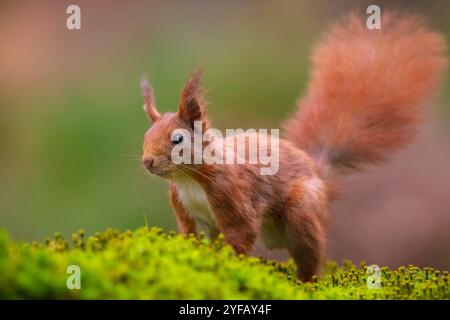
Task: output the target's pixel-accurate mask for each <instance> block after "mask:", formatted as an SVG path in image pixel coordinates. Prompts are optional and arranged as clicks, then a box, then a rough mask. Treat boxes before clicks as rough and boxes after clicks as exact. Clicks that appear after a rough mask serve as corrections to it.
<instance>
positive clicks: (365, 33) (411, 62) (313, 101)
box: [284, 13, 447, 173]
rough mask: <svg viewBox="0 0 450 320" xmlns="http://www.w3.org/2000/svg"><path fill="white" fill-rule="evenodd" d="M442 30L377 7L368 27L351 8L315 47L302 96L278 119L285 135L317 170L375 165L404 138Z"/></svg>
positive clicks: (433, 70) (432, 69)
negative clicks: (378, 13)
mask: <svg viewBox="0 0 450 320" xmlns="http://www.w3.org/2000/svg"><path fill="white" fill-rule="evenodd" d="M445 51H446V43H445V39H444V37H443V36H442V35H441V34H439V33H436V32H434V31H431V30H430V29H428V28H427V27H426V25H425V23H424V22H423V21H422V19H421V18H420V17H416V16H412V15H410V16H401V15H397V14H394V13H389V14H387V13H386V14H384V15H383V17H382V29H381V30H369V29H368V28H367V27H366V26H365V24H364V19H363V18H361V17H358V16H356V15H354V14H351V15H349V16H347V17H346V18H345V19H344V20H343V21H342V22H341V23H339V24H337V25H335V26H334V27H333V28H331V30H330V32H329V33H328V34H326V35H325V37H324V38H323V39H322V41H321V42H319V44H318V46H317V47H316V49H315V51H314V53H313V56H312V62H313V71H312V74H311V76H310V83H309V87H308V90H307V93H306V96H305V97H304V98H303V99H302V100H301V101H300V102H299V104H298V111H297V112H296V114H295V115H294V116H293V117H292V118H291V119H289V120H288V121H287V122H286V123H285V124H284V128H285V137H286V138H287V139H288V140H289V141H291V142H292V143H294V144H295V145H296V146H297V147H299V148H301V149H303V150H305V151H306V152H307V153H308V154H309V155H310V156H312V157H313V158H314V159H315V160H316V161H317V162H318V164H319V165H320V166H321V167H323V168H325V172H329V171H330V169H331V172H339V173H341V172H348V171H351V170H348V169H352V170H359V169H362V167H364V166H365V165H366V164H378V163H382V162H384V161H385V160H386V158H387V156H389V155H390V154H391V153H392V152H393V151H395V150H397V149H400V148H402V147H405V146H406V145H408V144H409V143H410V142H412V140H413V138H414V136H415V131H416V129H417V126H418V124H419V123H420V121H421V118H422V109H421V107H422V105H423V104H424V102H426V101H427V100H428V99H429V98H430V97H431V96H432V94H433V93H434V92H435V89H436V87H437V86H438V84H439V80H440V78H441V74H442V71H443V70H444V69H445V66H446V63H447V60H446V57H445V54H444V53H445Z"/></svg>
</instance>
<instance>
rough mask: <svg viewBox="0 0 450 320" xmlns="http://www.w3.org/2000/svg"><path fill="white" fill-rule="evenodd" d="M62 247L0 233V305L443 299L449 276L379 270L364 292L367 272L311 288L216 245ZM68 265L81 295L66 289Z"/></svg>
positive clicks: (138, 240) (134, 240)
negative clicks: (31, 301)
mask: <svg viewBox="0 0 450 320" xmlns="http://www.w3.org/2000/svg"><path fill="white" fill-rule="evenodd" d="M72 240H73V246H72V248H70V247H69V244H68V242H66V241H65V240H64V239H63V238H62V236H61V235H60V234H55V236H54V237H52V238H48V239H47V240H46V242H45V243H32V244H29V243H15V242H12V241H11V240H10V239H9V238H8V236H7V234H6V232H0V298H3V299H5V298H6V299H11V298H50V299H52V298H54V299H90V298H100V299H129V298H133V299H449V298H450V286H449V282H450V276H449V273H448V272H441V271H438V270H434V269H431V268H424V269H419V268H417V267H414V266H408V267H401V268H399V269H397V270H389V269H388V268H386V267H384V268H382V269H381V285H382V288H381V289H369V288H368V287H367V285H366V280H367V275H366V269H367V267H366V266H365V265H364V263H362V264H361V266H360V267H358V268H357V267H355V266H354V265H353V264H352V263H350V262H345V263H344V265H343V266H340V267H339V266H337V264H336V263H334V262H329V263H328V264H327V266H326V268H325V272H324V274H323V275H322V276H321V277H320V278H318V279H317V281H316V282H315V283H309V284H303V283H300V282H298V281H297V280H296V278H295V268H294V265H293V264H292V262H286V263H278V262H275V261H266V260H262V259H259V258H254V257H238V256H236V255H235V254H234V252H233V250H232V249H231V248H230V247H229V246H227V245H226V244H225V243H224V241H223V239H222V238H220V239H219V240H218V241H216V242H210V241H209V240H207V239H195V238H193V237H185V236H182V235H176V234H175V233H169V234H167V233H163V232H162V231H161V230H160V229H158V228H152V229H147V228H141V229H138V230H136V231H134V232H131V231H126V232H123V233H121V232H119V231H117V230H112V229H108V230H106V231H104V232H102V233H97V234H95V235H94V236H92V237H89V238H88V239H86V240H85V239H84V234H83V232H82V231H80V232H78V233H76V234H74V235H73V237H72ZM69 265H78V266H79V267H80V270H81V289H80V290H76V289H75V290H69V289H67V287H66V280H67V278H68V276H69V275H68V274H67V273H66V269H67V267H68V266H69Z"/></svg>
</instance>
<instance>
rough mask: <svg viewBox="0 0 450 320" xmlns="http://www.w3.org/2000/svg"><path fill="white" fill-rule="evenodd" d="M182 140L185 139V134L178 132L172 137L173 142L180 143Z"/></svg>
mask: <svg viewBox="0 0 450 320" xmlns="http://www.w3.org/2000/svg"><path fill="white" fill-rule="evenodd" d="M181 141H183V135H181V134H179V133H177V134H176V135H174V136H173V137H172V143H173V144H179V143H180V142H181Z"/></svg>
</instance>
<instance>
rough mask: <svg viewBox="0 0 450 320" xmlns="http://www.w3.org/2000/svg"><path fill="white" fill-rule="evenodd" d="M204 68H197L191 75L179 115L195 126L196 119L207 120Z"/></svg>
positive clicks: (182, 98) (182, 97)
mask: <svg viewBox="0 0 450 320" xmlns="http://www.w3.org/2000/svg"><path fill="white" fill-rule="evenodd" d="M202 73H203V70H202V68H201V67H199V68H197V69H195V70H194V71H193V72H192V73H191V75H190V76H189V78H188V80H187V81H186V84H185V85H184V88H183V92H182V94H181V100H180V104H179V107H178V115H179V117H180V118H181V119H182V120H184V121H185V122H186V123H188V124H189V125H191V126H192V127H193V126H194V121H196V120H201V121H203V120H206V119H205V117H206V114H205V112H206V100H205V98H204V95H203V88H202V83H201V77H202Z"/></svg>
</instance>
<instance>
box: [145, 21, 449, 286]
mask: <svg viewBox="0 0 450 320" xmlns="http://www.w3.org/2000/svg"><path fill="white" fill-rule="evenodd" d="M382 23H383V25H382V29H381V30H369V29H367V27H366V25H365V21H364V19H363V18H361V17H358V16H357V15H355V14H350V15H348V16H346V17H345V18H344V19H342V21H340V22H339V23H337V24H335V25H334V26H333V27H332V28H331V30H330V31H329V32H328V33H327V34H325V36H324V37H323V38H322V39H321V41H319V43H318V45H317V46H316V48H315V50H314V52H313V55H312V62H313V69H312V73H311V75H310V80H309V85H308V89H307V92H306V94H305V97H304V98H303V99H301V100H300V101H299V103H298V110H297V111H296V113H295V114H294V115H293V116H291V117H290V118H289V119H287V121H286V122H285V123H284V124H283V125H282V128H283V129H284V131H283V137H282V138H280V139H279V141H278V144H279V170H278V172H277V173H276V174H274V175H261V174H260V172H259V165H258V164H206V163H200V164H178V165H175V164H173V162H172V161H171V151H172V149H173V148H174V146H175V145H176V144H178V143H180V140H181V138H180V136H176V137H175V139H174V137H173V135H172V133H173V131H174V130H175V129H179V128H182V129H184V130H188V131H189V132H192V133H193V130H194V125H193V123H194V122H195V121H201V123H202V126H203V129H207V128H210V127H211V124H210V121H209V119H208V117H207V113H206V100H205V98H204V95H203V91H202V87H201V79H200V78H201V71H199V70H197V71H195V72H194V73H193V74H191V76H190V77H189V78H188V80H187V82H186V84H185V86H184V89H183V91H182V94H181V99H180V102H179V106H178V111H177V112H175V113H165V114H160V113H159V112H158V111H157V109H156V105H155V99H154V97H153V90H152V88H151V86H150V84H149V83H148V82H147V80H145V79H144V80H143V81H142V82H141V89H142V92H143V96H144V102H145V104H144V109H145V110H146V112H147V114H148V116H149V118H150V119H151V120H152V122H153V124H152V126H151V127H150V129H148V131H147V132H146V133H145V136H144V146H143V156H142V161H143V165H144V166H145V168H146V169H147V170H148V171H149V172H150V173H152V174H155V175H158V176H161V177H163V178H165V179H167V180H168V181H169V185H170V186H169V189H170V201H171V205H172V207H173V210H174V211H175V216H176V220H177V223H178V226H179V229H180V231H181V232H182V233H184V234H190V233H193V234H196V233H197V232H198V230H199V229H198V227H199V225H201V226H203V227H204V228H205V229H206V230H207V231H208V233H209V235H210V236H211V237H215V236H217V235H218V234H219V233H223V235H224V237H225V239H226V241H227V242H228V243H229V244H230V245H231V246H232V247H233V248H234V250H235V252H236V253H238V254H249V253H250V252H251V250H252V247H253V245H254V243H255V240H256V239H257V237H258V236H261V238H262V240H263V242H264V243H265V244H266V245H267V246H268V247H269V248H286V249H287V250H288V251H289V253H290V255H291V256H292V258H293V260H294V262H295V263H296V265H297V274H298V277H299V279H300V280H302V281H310V280H311V279H312V277H313V276H314V275H318V274H320V271H321V267H322V265H323V262H324V259H325V251H326V246H327V229H328V228H329V224H330V220H331V215H330V204H331V203H332V202H333V201H334V200H335V199H336V198H337V197H338V195H339V194H340V193H341V189H342V181H344V179H345V177H346V176H347V175H348V174H349V173H351V172H355V171H359V170H361V169H364V168H365V167H366V166H367V165H371V164H381V163H383V162H385V160H386V159H387V158H388V156H389V155H391V154H392V153H393V152H394V151H396V150H398V149H401V148H403V147H405V146H407V145H408V144H409V143H411V142H412V141H413V138H414V136H415V132H416V130H417V127H418V124H419V123H420V121H421V117H422V106H423V105H424V104H425V103H426V102H427V101H428V100H429V98H431V97H432V95H433V93H435V91H436V89H437V87H438V85H439V82H440V79H441V76H442V73H443V70H444V69H445V67H446V64H447V61H446V57H445V51H446V42H445V39H444V37H443V36H442V35H441V34H439V33H437V32H434V31H432V30H430V29H429V28H428V27H427V26H426V24H425V23H424V22H423V21H422V19H420V18H418V17H416V16H411V15H407V16H405V15H400V14H396V13H390V14H384V15H383V20H382ZM203 143H205V144H207V142H203ZM210 143H217V142H210Z"/></svg>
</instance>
